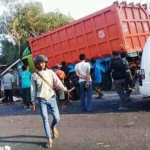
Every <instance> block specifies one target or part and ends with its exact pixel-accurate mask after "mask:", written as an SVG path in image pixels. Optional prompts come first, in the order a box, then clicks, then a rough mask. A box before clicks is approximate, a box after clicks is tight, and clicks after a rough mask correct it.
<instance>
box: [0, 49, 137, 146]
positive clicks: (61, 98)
mask: <svg viewBox="0 0 150 150" xmlns="http://www.w3.org/2000/svg"><path fill="white" fill-rule="evenodd" d="M79 60H80V62H79V63H77V64H76V65H75V74H74V75H72V76H69V71H70V70H69V68H68V67H67V65H66V62H65V61H63V62H62V63H61V64H57V65H56V66H55V68H54V69H53V70H52V69H48V67H47V63H48V58H47V57H46V56H44V55H38V56H36V57H35V58H34V64H35V68H36V71H35V72H34V73H33V74H31V72H30V71H29V68H28V66H26V65H23V66H22V68H21V70H19V72H18V82H17V83H18V85H17V87H18V88H19V89H20V91H21V93H22V99H23V107H24V108H25V109H29V108H30V107H32V108H33V110H36V105H37V103H36V101H38V104H39V108H40V112H41V117H42V120H43V125H44V130H45V133H46V137H47V144H46V147H47V148H51V147H52V144H53V141H52V138H57V137H58V135H59V132H58V130H57V128H56V126H57V124H58V122H59V120H60V115H59V109H58V105H59V107H60V108H62V109H64V108H66V104H68V103H71V102H72V101H71V99H72V98H73V97H74V94H73V93H74V91H75V89H76V87H77V86H76V84H77V85H78V86H79V93H80V109H81V111H87V112H91V111H92V110H93V105H92V104H93V99H92V95H93V90H94V91H96V93H97V94H98V95H97V97H96V99H102V98H103V96H104V93H103V92H102V82H103V78H102V73H105V71H106V70H105V69H104V68H103V67H102V66H101V65H100V64H99V63H97V62H96V59H92V60H91V62H90V63H89V62H87V61H86V55H85V54H80V55H79ZM139 65H140V64H137V63H136V61H134V62H133V61H131V63H130V64H129V62H128V61H127V59H126V53H121V54H120V53H118V52H117V51H113V52H112V61H111V62H110V65H109V69H108V70H107V71H109V72H110V74H111V77H112V82H113V85H114V87H115V90H116V92H117V93H118V96H119V97H120V106H119V109H127V103H128V102H130V101H132V98H131V97H130V95H131V93H132V92H133V91H134V89H135V80H136V74H137V70H138V69H139V68H140V66H139ZM91 66H92V67H91ZM91 68H92V69H91ZM133 70H134V71H133ZM1 85H2V86H1V90H4V92H5V99H6V103H8V102H10V103H11V104H14V102H13V88H14V80H13V75H12V69H10V70H8V72H7V73H6V74H5V75H4V76H3V77H2V79H1ZM57 104H58V105H57ZM48 109H50V110H51V114H52V116H53V121H52V124H51V125H49V121H48Z"/></svg>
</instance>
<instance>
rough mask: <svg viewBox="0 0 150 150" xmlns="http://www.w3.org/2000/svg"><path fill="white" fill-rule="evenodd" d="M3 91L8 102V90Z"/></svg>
mask: <svg viewBox="0 0 150 150" xmlns="http://www.w3.org/2000/svg"><path fill="white" fill-rule="evenodd" d="M4 93H5V99H6V103H8V98H9V91H8V90H5V91H4Z"/></svg>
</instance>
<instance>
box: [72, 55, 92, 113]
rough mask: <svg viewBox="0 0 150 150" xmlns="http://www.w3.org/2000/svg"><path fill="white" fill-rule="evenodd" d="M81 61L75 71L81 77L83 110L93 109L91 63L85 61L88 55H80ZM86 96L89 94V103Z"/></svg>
mask: <svg viewBox="0 0 150 150" xmlns="http://www.w3.org/2000/svg"><path fill="white" fill-rule="evenodd" d="M79 59H80V62H79V63H78V64H76V66H75V71H76V75H77V76H78V77H79V83H80V99H81V110H83V111H86V110H87V111H92V80H91V76H90V64H89V63H88V62H85V60H86V55H85V54H80V55H79ZM85 96H87V105H86V102H85Z"/></svg>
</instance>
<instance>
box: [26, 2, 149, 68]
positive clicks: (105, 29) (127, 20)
mask: <svg viewBox="0 0 150 150" xmlns="http://www.w3.org/2000/svg"><path fill="white" fill-rule="evenodd" d="M149 35H150V23H149V15H148V11H147V7H146V5H140V4H136V5H134V4H133V3H130V4H127V3H126V2H122V3H118V2H114V3H113V4H112V5H111V6H109V7H107V8H105V9H102V10H100V11H97V12H95V13H93V14H91V15H88V16H86V17H84V18H81V19H79V20H77V21H74V22H72V23H70V24H67V25H65V26H62V27H60V28H58V29H55V30H53V31H49V32H47V33H43V34H41V35H39V36H37V37H30V38H29V39H28V41H29V45H30V48H31V52H32V56H33V57H34V56H36V55H38V54H44V55H46V56H47V57H48V58H49V60H50V61H49V64H48V66H49V67H53V66H55V64H57V63H61V61H63V60H65V61H66V62H67V64H68V65H69V64H75V63H77V62H78V61H79V58H78V56H79V54H81V53H85V54H86V56H87V59H91V58H96V59H98V60H99V61H101V62H106V61H109V60H110V59H109V58H110V55H111V52H112V51H113V50H117V51H126V52H127V53H135V52H139V51H142V49H143V46H144V44H145V42H146V39H147V38H148V36H149Z"/></svg>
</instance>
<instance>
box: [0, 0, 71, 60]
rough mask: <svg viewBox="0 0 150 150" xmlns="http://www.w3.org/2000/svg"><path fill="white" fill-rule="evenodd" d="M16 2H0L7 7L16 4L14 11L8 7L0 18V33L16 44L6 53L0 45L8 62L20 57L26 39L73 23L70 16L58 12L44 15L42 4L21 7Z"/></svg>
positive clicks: (10, 0)
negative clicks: (6, 35)
mask: <svg viewBox="0 0 150 150" xmlns="http://www.w3.org/2000/svg"><path fill="white" fill-rule="evenodd" d="M18 1H19V0H0V2H3V3H4V2H5V4H7V5H8V3H9V4H11V3H14V2H17V3H15V4H14V5H13V6H15V7H14V9H12V5H8V9H9V8H11V9H9V11H8V12H7V13H4V14H3V15H2V16H0V24H1V25H0V33H5V34H9V36H10V37H11V38H12V39H13V40H14V41H15V43H16V45H12V44H11V46H10V45H9V49H10V50H7V51H6V48H4V47H5V46H4V43H2V45H3V51H4V54H5V55H6V57H7V58H9V57H11V58H10V59H9V60H11V59H13V58H14V57H20V56H21V54H22V51H23V50H24V49H25V47H24V46H26V45H27V41H26V39H27V38H28V37H30V36H31V34H36V35H39V34H41V33H43V32H47V31H49V30H53V29H55V28H58V27H60V26H63V25H65V24H67V23H69V22H72V21H73V18H72V17H71V16H69V15H68V16H66V15H64V14H62V13H60V12H59V11H57V12H49V13H47V14H45V13H44V11H43V7H42V4H41V3H39V2H34V3H26V4H25V5H21V4H20V3H19V2H18ZM7 44H8V43H7ZM7 49H8V48H7ZM14 49H15V50H14ZM8 55H11V56H8Z"/></svg>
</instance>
